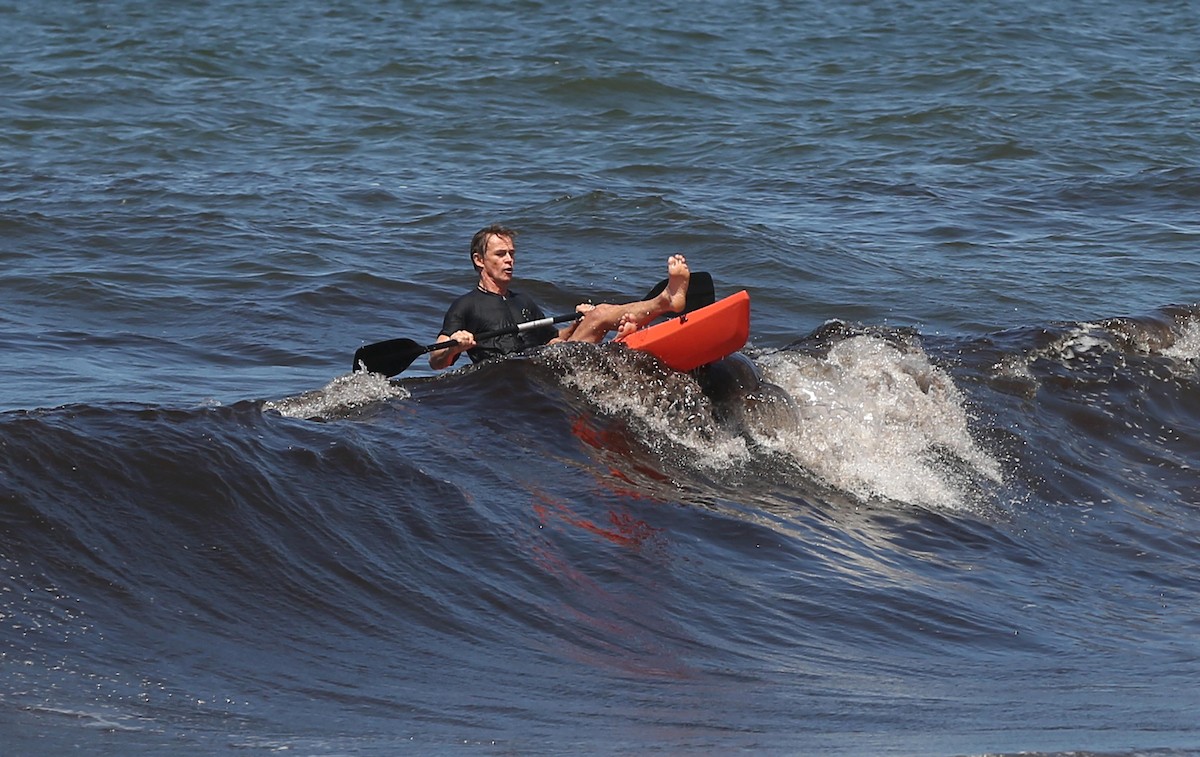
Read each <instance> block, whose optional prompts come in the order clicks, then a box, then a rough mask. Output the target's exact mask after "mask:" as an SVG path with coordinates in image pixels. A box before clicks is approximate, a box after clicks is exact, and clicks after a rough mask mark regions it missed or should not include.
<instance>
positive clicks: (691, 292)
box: [642, 271, 717, 313]
mask: <svg viewBox="0 0 1200 757" xmlns="http://www.w3.org/2000/svg"><path fill="white" fill-rule="evenodd" d="M666 288H667V279H663V280H662V281H660V282H658V283H657V284H655V285H654V288H653V289H651V290H650V291H649V292H646V296H645V297H643V298H642V299H643V300H652V299H654V298H655V297H657V296H658V295H660V294H662V291H663V290H664V289H666ZM716 301H717V291H716V289H715V288H713V280H712V275H711V274H708V273H706V272H704V271H696V272H695V273H693V274H692V276H691V278H690V279H689V280H688V291H687V305H685V306H684V308H683V312H685V313H690V312H692V311H693V310H699V309H700V308H702V307H705V306H708V305H711V304H713V303H714V302H716Z"/></svg>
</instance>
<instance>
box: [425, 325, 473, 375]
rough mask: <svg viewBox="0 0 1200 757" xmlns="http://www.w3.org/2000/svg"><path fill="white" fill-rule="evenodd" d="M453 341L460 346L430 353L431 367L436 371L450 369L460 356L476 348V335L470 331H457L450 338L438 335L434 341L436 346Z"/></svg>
mask: <svg viewBox="0 0 1200 757" xmlns="http://www.w3.org/2000/svg"><path fill="white" fill-rule="evenodd" d="M451 339H453V340H454V341H455V342H458V344H454V345H451V346H449V347H446V348H444V349H440V350H434V351H433V352H430V353H429V367H430V368H432V369H434V370H435V371H440V370H442V369H443V368H449V367H450V366H452V365H454V363H455V361H457V360H458V356H459V355H461V354H463V353H464V352H466V351H467V350H469V349H472V348H474V347H475V335H474V334H472V333H471V332H470V331H455V332H454V333H453V334H451V335H450V336H446V335H445V334H438V335H437V339H434V340H433V343H434V344H437V343H438V342H445V341H449V340H451Z"/></svg>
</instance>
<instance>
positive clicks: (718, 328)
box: [614, 290, 750, 371]
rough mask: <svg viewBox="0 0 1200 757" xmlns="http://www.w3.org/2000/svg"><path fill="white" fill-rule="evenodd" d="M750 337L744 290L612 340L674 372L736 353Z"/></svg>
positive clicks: (747, 303) (748, 314)
mask: <svg viewBox="0 0 1200 757" xmlns="http://www.w3.org/2000/svg"><path fill="white" fill-rule="evenodd" d="M749 337H750V294H749V293H748V292H746V291H745V290H742V291H741V292H738V293H737V294H731V295H729V296H728V297H726V298H724V299H722V300H718V301H716V302H714V303H713V304H711V305H707V306H705V307H702V308H699V309H697V310H693V311H692V312H690V313H686V314H685V315H681V316H679V317H678V318H672V319H671V320H669V321H664V322H662V323H657V324H655V325H653V326H648V327H646V328H644V329H640V330H638V331H635V332H633V333H632V334H629V335H627V336H625V337H622V338H618V339H616V340H614V341H618V342H622V343H624V344H625V346H627V347H629V348H630V349H634V350H641V351H642V352H649V353H650V354H652V355H654V356H655V357H657V358H658V359H659V360H661V361H663V363H665V364H666V365H667V366H668V367H670V368H674V369H675V370H677V371H690V370H692V369H694V368H699V367H700V366H702V365H708V364H709V363H713V362H716V361H717V360H720V359H721V358H723V357H727V356H729V355H732V354H733V353H735V352H737V351H738V350H740V349H741V348H742V347H743V346H744V345H745V344H746V340H747V339H748V338H749Z"/></svg>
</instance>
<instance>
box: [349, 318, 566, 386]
mask: <svg viewBox="0 0 1200 757" xmlns="http://www.w3.org/2000/svg"><path fill="white" fill-rule="evenodd" d="M582 317H583V313H570V314H569V315H556V316H554V317H553V318H539V319H537V320H536V321H526V322H525V323H518V324H515V325H513V326H508V327H505V328H502V329H496V330H495V331H485V332H483V333H482V334H476V335H475V341H477V342H482V341H483V340H485V339H491V338H492V337H494V336H504V335H505V334H518V333H520V332H522V331H528V330H529V329H536V328H541V327H543V326H552V325H554V324H556V323H566V322H567V321H577V320H579V319H580V318H582ZM456 344H458V342H456V341H454V340H453V339H448V340H446V341H443V342H437V343H436V344H427V345H425V346H424V347H422V346H421V345H420V344H418V343H416V342H414V341H413V340H411V339H388V340H387V341H385V342H376V343H375V344H367V345H363V346H362V347H359V348H358V349H357V350H355V352H354V365H352V366H350V370H352V371H357V370H358V369H359V367H360V365H361V367H362V368H364V369H366V370H368V371H370V372H371V373H382V374H383V375H384V376H388V377H391V376H395V375H396V374H397V373H400V372H401V371H403V370H404V369H405V368H407V367H408V366H410V365H412V362H413V361H414V360H416V359H417V358H419V357H420V356H422V355H424V354H425V353H426V352H433V351H434V350H440V349H444V348H446V347H452V346H454V345H456Z"/></svg>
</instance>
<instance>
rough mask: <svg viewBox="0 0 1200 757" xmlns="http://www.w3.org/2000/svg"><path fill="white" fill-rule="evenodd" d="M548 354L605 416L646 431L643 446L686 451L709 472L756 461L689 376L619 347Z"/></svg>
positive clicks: (659, 449)
mask: <svg viewBox="0 0 1200 757" xmlns="http://www.w3.org/2000/svg"><path fill="white" fill-rule="evenodd" d="M543 355H545V356H546V358H547V359H549V360H552V361H555V362H559V364H560V365H562V366H564V367H567V368H568V369H567V370H566V371H565V372H564V374H563V381H564V383H565V384H567V385H568V386H571V387H573V388H575V389H576V390H578V391H579V392H580V393H581V394H582V395H583V396H584V397H586V398H587V399H588V401H590V402H591V403H593V404H594V405H596V407H597V408H599V409H600V410H601V411H602V412H604V413H606V414H609V415H618V416H623V417H626V418H629V419H630V420H632V421H633V422H634V423H635V424H636V425H638V426H640V427H641V428H640V431H641V436H642V439H643V441H644V442H645V443H646V444H647V445H648V446H650V447H651V448H652V449H655V450H658V451H667V450H668V448H670V447H674V448H676V449H678V448H683V449H685V450H687V451H688V462H689V463H690V464H692V465H695V466H698V467H703V468H708V469H713V468H716V469H721V468H726V467H728V466H730V465H731V464H735V463H739V462H745V461H746V460H748V459H749V458H750V453H749V451H748V449H747V445H746V440H745V439H744V438H741V437H738V436H734V435H731V434H728V433H724V432H723V431H722V430H721V429H720V428H719V426H718V425H717V424H716V422H715V421H714V420H713V414H712V407H711V403H710V402H709V400H708V398H707V397H705V396H704V393H703V392H702V391H701V390H700V386H699V385H698V384H697V383H696V382H695V381H694V380H693V379H692V378H691V377H689V376H687V375H686V374H681V373H676V372H674V371H670V370H667V369H665V368H662V367H661V366H659V365H658V364H657V363H655V362H654V361H653V360H652V359H651V358H649V356H646V355H640V354H634V353H630V352H628V351H626V350H624V348H621V347H616V346H613V345H605V346H602V347H599V348H592V349H590V350H587V351H584V350H566V349H559V350H547V351H546V352H545V353H543Z"/></svg>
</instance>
